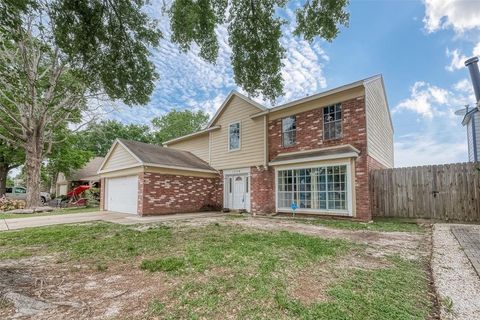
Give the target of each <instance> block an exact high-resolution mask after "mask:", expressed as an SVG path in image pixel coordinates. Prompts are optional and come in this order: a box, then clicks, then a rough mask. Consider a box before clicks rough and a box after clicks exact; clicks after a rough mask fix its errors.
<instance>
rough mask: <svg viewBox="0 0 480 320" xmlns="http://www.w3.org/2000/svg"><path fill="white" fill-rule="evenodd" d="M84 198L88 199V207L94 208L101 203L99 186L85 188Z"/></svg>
mask: <svg viewBox="0 0 480 320" xmlns="http://www.w3.org/2000/svg"><path fill="white" fill-rule="evenodd" d="M82 197H83V198H85V199H87V207H88V208H94V207H98V206H99V205H100V201H99V199H100V190H99V189H98V188H90V189H88V190H85V191H84V192H83V195H82Z"/></svg>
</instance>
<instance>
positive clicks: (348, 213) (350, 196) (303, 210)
mask: <svg viewBox="0 0 480 320" xmlns="http://www.w3.org/2000/svg"><path fill="white" fill-rule="evenodd" d="M331 166H346V183H347V188H346V191H347V209H346V210H335V209H334V210H332V209H330V210H329V209H310V208H298V209H296V210H295V212H296V213H316V214H324V215H341V216H349V217H352V216H353V186H352V184H353V180H352V179H353V177H352V166H351V163H350V162H349V161H343V162H331V163H322V164H310V165H309V164H305V165H301V166H291V167H289V166H281V167H276V168H275V211H276V212H288V213H290V212H292V209H291V208H279V207H278V171H281V170H299V169H313V168H323V167H331Z"/></svg>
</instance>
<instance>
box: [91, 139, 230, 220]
mask: <svg viewBox="0 0 480 320" xmlns="http://www.w3.org/2000/svg"><path fill="white" fill-rule="evenodd" d="M98 173H99V174H100V177H101V180H102V184H101V192H100V196H101V201H100V206H101V209H102V210H107V211H111V212H121V213H129V214H138V215H158V214H170V213H183V212H197V211H205V210H216V209H219V208H220V207H221V203H222V197H221V195H222V189H221V184H220V178H219V174H218V172H217V171H215V170H214V169H213V168H211V167H210V166H209V165H208V164H207V163H206V162H205V161H203V160H201V159H200V158H198V157H197V156H195V155H193V154H191V153H190V152H188V151H182V150H176V149H171V148H164V147H160V146H157V145H152V144H147V143H142V142H137V141H129V140H123V139H117V140H116V141H115V143H114V144H113V145H112V147H111V148H110V151H109V152H108V154H107V156H106V157H105V160H104V162H103V163H102V165H101V166H100V169H99V171H98Z"/></svg>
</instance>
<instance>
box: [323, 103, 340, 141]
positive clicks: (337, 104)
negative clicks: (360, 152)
mask: <svg viewBox="0 0 480 320" xmlns="http://www.w3.org/2000/svg"><path fill="white" fill-rule="evenodd" d="M332 106H334V107H335V108H337V107H338V106H340V112H341V117H340V119H339V120H333V121H329V122H325V108H330V107H332ZM334 113H336V112H334ZM322 118H323V121H322V122H323V129H322V134H323V140H325V141H330V140H338V139H342V138H343V105H342V104H341V103H334V104H330V105H328V106H325V107H323V108H322ZM336 122H339V123H340V129H341V133H340V136H339V137H334V138H332V137H329V138H328V139H327V138H325V125H326V124H327V123H328V124H331V123H336Z"/></svg>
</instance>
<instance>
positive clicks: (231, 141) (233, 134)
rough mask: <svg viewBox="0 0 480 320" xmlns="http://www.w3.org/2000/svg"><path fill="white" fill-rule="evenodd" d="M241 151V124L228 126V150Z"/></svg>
mask: <svg viewBox="0 0 480 320" xmlns="http://www.w3.org/2000/svg"><path fill="white" fill-rule="evenodd" d="M238 149H240V122H236V123H232V124H230V125H229V126H228V150H229V151H233V150H238Z"/></svg>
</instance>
